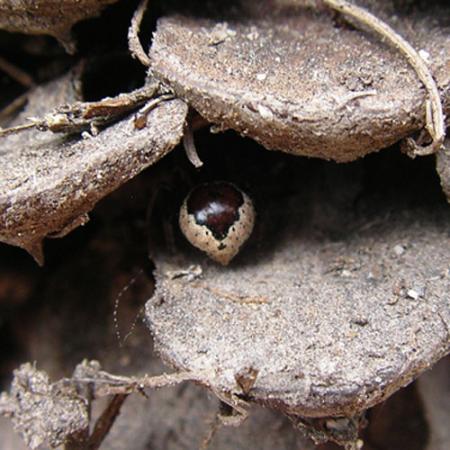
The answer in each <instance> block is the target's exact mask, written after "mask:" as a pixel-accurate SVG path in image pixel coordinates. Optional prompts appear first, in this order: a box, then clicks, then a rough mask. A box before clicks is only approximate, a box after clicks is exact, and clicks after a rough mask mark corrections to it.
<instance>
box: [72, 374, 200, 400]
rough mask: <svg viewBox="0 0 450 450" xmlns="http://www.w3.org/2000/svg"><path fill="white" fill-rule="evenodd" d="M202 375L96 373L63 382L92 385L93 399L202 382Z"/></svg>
mask: <svg viewBox="0 0 450 450" xmlns="http://www.w3.org/2000/svg"><path fill="white" fill-rule="evenodd" d="M202 375H205V374H202V373H200V372H195V373H194V372H176V373H171V374H162V375H155V376H149V375H145V376H143V377H125V376H118V375H112V374H110V373H108V372H105V371H98V372H96V373H93V374H91V375H86V376H81V377H73V378H72V379H69V380H64V381H65V382H69V383H72V382H75V383H78V384H84V383H89V384H91V385H92V392H93V394H94V396H95V397H105V396H107V395H119V394H122V395H128V394H132V393H142V391H143V390H144V389H159V388H163V387H169V386H175V385H177V384H180V383H182V382H184V381H202V380H203V381H204V376H202Z"/></svg>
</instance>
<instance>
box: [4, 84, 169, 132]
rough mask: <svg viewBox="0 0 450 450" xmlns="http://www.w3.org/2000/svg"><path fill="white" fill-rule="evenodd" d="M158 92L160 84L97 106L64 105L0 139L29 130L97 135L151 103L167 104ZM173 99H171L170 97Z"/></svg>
mask: <svg viewBox="0 0 450 450" xmlns="http://www.w3.org/2000/svg"><path fill="white" fill-rule="evenodd" d="M158 89H159V84H158V83H156V82H155V83H150V84H147V85H145V86H143V87H141V88H139V89H136V90H134V91H132V92H127V93H124V94H119V95H117V96H115V97H105V98H103V99H102V100H99V101H95V102H75V103H73V104H70V105H62V106H60V107H58V108H56V109H55V110H54V111H53V112H51V113H49V114H46V115H45V116H44V117H42V118H29V119H28V120H29V122H28V123H25V124H22V125H18V126H16V127H11V128H4V129H1V128H0V137H3V136H8V135H10V134H14V133H18V132H20V131H23V130H27V129H29V128H36V129H38V130H39V131H52V132H54V133H75V132H79V131H83V130H86V129H91V131H95V130H96V128H97V127H99V126H103V125H107V124H108V123H110V122H113V121H115V120H117V119H118V118H120V117H122V116H124V115H126V114H128V113H130V112H131V111H133V110H134V109H136V108H138V107H139V106H141V105H142V104H143V103H146V102H148V101H150V102H152V101H154V103H151V106H152V108H154V107H156V106H157V105H158V103H160V102H161V101H164V100H168V99H169V96H168V95H165V94H164V95H162V96H161V98H160V97H156V98H155V99H154V100H152V99H153V97H154V95H156V93H157V92H158ZM170 98H172V97H170Z"/></svg>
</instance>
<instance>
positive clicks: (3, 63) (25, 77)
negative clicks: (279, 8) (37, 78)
mask: <svg viewBox="0 0 450 450" xmlns="http://www.w3.org/2000/svg"><path fill="white" fill-rule="evenodd" d="M0 70H2V71H3V72H5V73H6V74H7V75H9V76H10V77H11V78H12V79H14V80H16V81H17V82H18V83H19V84H21V85H22V86H24V87H26V88H32V87H34V86H35V85H36V84H35V82H34V80H33V78H32V77H31V75H29V74H28V73H26V72H25V71H24V70H22V69H21V68H19V67H17V66H15V65H14V64H11V63H10V62H9V61H7V60H6V59H5V58H2V57H1V56H0Z"/></svg>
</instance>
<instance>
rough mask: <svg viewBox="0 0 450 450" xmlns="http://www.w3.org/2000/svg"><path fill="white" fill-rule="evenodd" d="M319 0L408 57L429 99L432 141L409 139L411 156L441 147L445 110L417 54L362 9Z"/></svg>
mask: <svg viewBox="0 0 450 450" xmlns="http://www.w3.org/2000/svg"><path fill="white" fill-rule="evenodd" d="M322 1H323V3H325V4H326V5H327V6H328V7H330V8H332V9H334V10H335V11H338V12H339V13H341V14H343V15H346V16H350V17H352V18H353V19H355V20H356V21H357V22H360V23H362V24H363V25H366V26H367V27H368V28H369V29H371V30H373V31H375V32H376V33H378V34H379V35H381V36H382V37H383V38H386V39H387V40H388V41H389V42H390V43H391V44H392V45H393V46H394V47H395V48H396V49H397V50H398V51H399V52H400V53H401V54H402V55H403V56H404V57H405V58H406V59H407V61H408V62H409V64H410V65H411V67H412V68H413V69H414V70H415V72H416V74H417V76H418V78H419V79H420V81H421V82H422V83H423V85H424V86H425V89H426V90H427V92H428V97H429V98H428V99H427V101H426V105H425V106H426V129H427V131H428V132H429V133H430V136H431V138H432V139H433V142H432V143H431V144H430V145H428V146H425V147H421V146H419V145H417V143H416V142H414V140H413V139H412V138H408V139H407V143H408V145H409V146H411V148H412V149H413V154H414V155H428V154H432V153H435V152H437V151H438V150H440V148H441V147H442V145H443V143H444V138H445V124H444V113H443V110H442V102H441V97H440V95H439V90H438V87H437V85H436V82H435V81H434V78H433V76H432V74H431V72H430V70H429V69H428V67H427V65H426V63H425V61H424V60H423V59H422V57H421V56H420V55H419V53H418V52H417V51H416V50H415V49H414V48H413V47H412V46H411V44H409V43H408V42H407V41H406V40H405V39H404V38H403V37H401V36H400V35H399V34H398V33H397V32H396V31H394V30H393V29H392V28H391V27H390V26H389V25H388V24H386V23H385V22H383V21H382V20H380V19H378V18H377V17H375V16H374V15H373V14H371V13H369V12H368V11H366V10H365V9H363V8H360V7H358V6H355V5H352V4H351V3H349V2H347V1H345V0H322Z"/></svg>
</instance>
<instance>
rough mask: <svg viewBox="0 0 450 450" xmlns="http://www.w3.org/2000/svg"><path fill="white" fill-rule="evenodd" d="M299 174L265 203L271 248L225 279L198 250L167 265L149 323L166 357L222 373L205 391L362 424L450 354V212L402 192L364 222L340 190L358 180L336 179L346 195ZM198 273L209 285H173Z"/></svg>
mask: <svg viewBox="0 0 450 450" xmlns="http://www.w3.org/2000/svg"><path fill="white" fill-rule="evenodd" d="M291 164H292V165H293V166H294V164H295V163H294V162H291ZM292 170H293V171H294V172H295V173H297V174H298V179H297V180H296V181H291V182H290V183H288V182H286V181H284V183H285V184H286V185H283V186H284V190H283V192H285V194H283V195H284V197H279V198H278V199H277V201H276V202H275V203H270V200H269V197H265V199H264V207H263V208H262V213H263V214H264V217H265V220H266V226H267V220H268V219H267V218H270V217H277V218H278V223H277V224H276V225H275V224H273V225H272V227H270V228H269V230H266V231H265V232H264V234H263V236H260V238H259V241H261V242H259V250H257V249H256V248H248V249H247V252H243V253H244V254H243V255H240V256H239V257H238V258H237V261H236V262H235V263H234V264H232V265H231V266H230V267H229V268H227V269H225V270H224V269H223V268H218V267H217V266H216V265H215V264H213V263H209V262H208V261H205V260H204V259H202V258H201V256H200V255H198V254H196V253H195V252H191V251H189V249H185V250H184V253H183V252H182V251H180V252H181V254H180V252H177V255H176V256H173V257H170V255H169V254H168V253H167V252H161V253H160V254H159V255H158V256H156V257H155V264H156V268H157V270H156V280H157V286H156V293H155V295H154V297H153V298H152V299H151V300H149V302H148V303H147V308H146V318H147V322H148V326H149V328H150V329H151V331H152V333H153V334H154V337H155V341H156V345H157V349H158V351H159V353H160V354H161V356H162V358H163V359H164V360H166V361H167V362H169V363H170V364H172V365H173V366H175V367H176V368H178V369H180V370H189V371H193V372H198V371H205V372H207V371H208V370H209V371H210V373H209V374H208V376H207V377H206V378H205V379H204V383H205V384H206V385H208V386H212V387H213V388H214V389H215V390H216V391H219V392H220V391H222V392H226V393H230V394H235V395H238V394H240V395H245V398H247V399H249V400H251V401H255V402H259V403H261V404H264V405H268V406H272V407H274V408H276V409H279V410H281V411H284V412H286V413H292V414H299V415H301V416H306V417H324V416H339V415H344V416H349V417H352V416H354V415H356V414H358V413H361V412H362V411H364V410H366V409H367V408H369V407H371V406H373V405H374V404H376V403H378V402H380V401H382V400H383V399H385V398H386V397H387V396H389V395H390V394H392V393H393V392H394V391H396V390H397V389H399V388H400V387H402V386H404V385H405V384H407V383H409V382H410V381H411V380H413V379H414V378H416V377H417V376H418V375H419V374H420V373H421V372H422V371H423V370H425V369H427V368H428V367H430V366H431V365H432V364H434V363H435V362H436V361H437V360H438V359H440V358H441V357H442V356H443V355H445V354H446V353H448V352H449V351H450V334H449V329H450V308H449V297H448V289H449V266H448V261H449V259H450V241H449V238H448V221H449V220H450V215H449V211H448V209H447V208H446V205H445V204H444V205H440V206H438V205H435V206H436V207H433V208H431V209H426V208H423V209H422V210H420V209H412V210H410V209H408V208H404V207H403V206H401V205H402V204H403V203H404V202H408V200H405V198H403V199H401V198H397V200H393V198H395V194H394V195H393V194H392V193H391V197H390V200H388V198H386V197H384V198H383V202H382V203H381V204H380V203H379V202H378V203H376V204H374V203H373V201H372V200H371V199H370V198H364V197H361V198H360V199H359V200H358V201H359V202H360V206H359V207H360V208H361V209H362V210H363V211H364V213H362V214H354V213H349V214H345V213H343V211H345V209H344V208H343V205H342V203H341V202H340V200H339V199H338V197H339V195H338V194H336V192H337V191H336V190H337V189H339V190H340V189H344V190H345V186H346V185H347V186H348V189H349V190H350V191H351V188H350V186H349V183H351V181H350V179H351V175H350V173H348V177H346V178H345V179H341V178H337V179H336V180H335V182H333V181H332V182H330V184H331V185H333V186H334V188H333V189H334V190H335V192H334V193H333V194H331V192H330V191H328V190H322V191H321V190H319V193H318V194H317V193H316V194H314V192H315V191H316V190H317V185H318V184H320V182H319V181H317V180H315V179H316V178H317V179H323V177H324V174H323V173H320V172H317V173H312V174H309V176H310V177H311V178H309V180H310V181H308V175H306V174H305V173H303V172H302V171H301V167H300V166H295V168H293V167H292ZM329 170H330V172H331V173H333V170H331V169H329ZM348 170H350V169H348ZM334 171H335V172H338V170H337V169H334ZM330 172H329V173H330ZM336 175H337V173H335V176H336ZM287 178H289V177H288V176H287V175H280V180H281V179H282V180H286V179H287ZM266 179H267V178H266ZM311 179H313V180H315V181H311ZM345 180H347V181H345ZM280 183H281V181H280ZM338 183H339V188H338V187H337V185H338ZM314 186H316V187H314ZM293 192H296V194H292V193H293ZM288 193H291V194H288ZM342 214H344V215H345V219H344V218H343V217H342ZM266 239H267V240H268V241H269V242H270V244H269V243H266V245H264V244H263V242H265V240H266ZM255 245H256V244H255ZM182 248H183V247H182ZM183 254H184V257H182V255H183ZM192 264H198V265H200V266H201V271H200V273H201V275H200V276H199V277H198V278H197V279H192V278H191V279H189V278H186V277H178V278H174V277H173V276H171V274H173V273H176V272H177V271H178V272H181V271H183V270H184V269H186V268H187V267H188V266H189V265H192ZM254 299H258V300H259V299H264V301H254ZM248 368H250V369H251V370H252V371H253V372H254V373H257V376H256V380H254V381H252V383H253V385H252V387H251V388H250V389H247V388H246V389H245V391H249V392H247V393H245V392H244V390H243V388H242V383H239V382H238V381H237V377H238V376H239V374H240V373H242V370H245V369H248Z"/></svg>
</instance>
